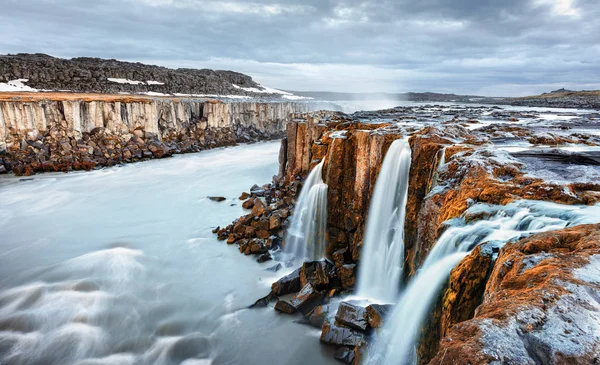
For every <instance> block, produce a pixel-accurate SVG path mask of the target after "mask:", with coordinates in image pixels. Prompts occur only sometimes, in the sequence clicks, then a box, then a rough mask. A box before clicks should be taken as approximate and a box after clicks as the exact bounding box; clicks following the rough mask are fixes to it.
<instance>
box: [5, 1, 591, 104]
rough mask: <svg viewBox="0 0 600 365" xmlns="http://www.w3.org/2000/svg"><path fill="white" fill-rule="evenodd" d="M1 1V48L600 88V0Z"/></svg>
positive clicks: (454, 88) (341, 78)
mask: <svg viewBox="0 0 600 365" xmlns="http://www.w3.org/2000/svg"><path fill="white" fill-rule="evenodd" d="M0 3H1V4H0V6H1V8H2V12H0V34H1V36H0V37H2V38H0V52H1V53H16V52H43V53H48V54H52V55H56V56H61V57H75V56H84V55H85V56H97V57H106V58H119V59H126V60H133V61H143V62H144V61H146V62H154V63H158V64H163V65H168V66H172V67H179V66H186V65H190V66H194V67H217V68H235V69H236V70H239V71H242V72H246V73H249V74H251V75H253V76H255V77H256V78H257V79H258V80H259V81H261V82H264V83H267V82H269V83H271V85H272V86H276V87H281V88H286V89H305V90H308V89H313V90H315V89H316V90H339V91H347V90H349V89H354V90H356V91H410V90H430V91H444V92H448V91H451V92H460V93H471V94H473V93H478V92H479V93H486V94H489V95H494V94H496V95H500V94H506V93H513V94H520V93H524V92H525V91H526V92H541V91H547V90H548V88H550V87H553V86H554V85H557V86H562V85H565V86H570V87H579V88H591V87H596V88H600V79H599V77H598V75H600V65H599V61H598V60H600V44H599V43H600V42H599V40H598V34H600V23H599V22H597V21H596V19H598V17H599V16H600V4H598V3H597V1H595V0H573V1H570V0H505V1H497V0H480V1H477V2H475V1H472V0H455V1H451V0H421V1H408V0H400V1H398V0H383V1H358V0H347V1H317V0H309V1H303V2H298V1H292V0H270V1H268V0H255V1H240V0H232V1H224V2H223V1H194V0H103V1H93V2H91V1H87V0H62V1H59V0H29V1H27V2H25V1H22V0H20V1H16V0H0ZM511 87H512V88H513V89H514V90H513V91H511V90H510V89H511Z"/></svg>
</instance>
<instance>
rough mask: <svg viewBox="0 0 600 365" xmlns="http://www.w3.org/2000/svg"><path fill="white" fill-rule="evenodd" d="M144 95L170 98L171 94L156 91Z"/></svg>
mask: <svg viewBox="0 0 600 365" xmlns="http://www.w3.org/2000/svg"><path fill="white" fill-rule="evenodd" d="M144 95H149V96H170V95H169V94H163V93H157V92H155V91H148V92H145V93H144Z"/></svg>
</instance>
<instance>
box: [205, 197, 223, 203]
mask: <svg viewBox="0 0 600 365" xmlns="http://www.w3.org/2000/svg"><path fill="white" fill-rule="evenodd" d="M208 199H210V200H212V201H214V202H222V201H224V200H225V198H224V197H222V196H209V197H208Z"/></svg>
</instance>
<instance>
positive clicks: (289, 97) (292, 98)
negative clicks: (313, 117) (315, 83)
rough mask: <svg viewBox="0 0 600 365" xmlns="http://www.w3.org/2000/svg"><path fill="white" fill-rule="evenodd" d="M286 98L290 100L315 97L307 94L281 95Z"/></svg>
mask: <svg viewBox="0 0 600 365" xmlns="http://www.w3.org/2000/svg"><path fill="white" fill-rule="evenodd" d="M281 97H282V98H284V99H288V100H313V99H314V98H310V97H307V96H298V95H283V96H281Z"/></svg>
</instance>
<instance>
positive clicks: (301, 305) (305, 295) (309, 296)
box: [291, 284, 323, 315]
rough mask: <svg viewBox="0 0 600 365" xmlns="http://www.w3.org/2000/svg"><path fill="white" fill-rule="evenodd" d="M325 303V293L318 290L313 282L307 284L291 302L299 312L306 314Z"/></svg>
mask: <svg viewBox="0 0 600 365" xmlns="http://www.w3.org/2000/svg"><path fill="white" fill-rule="evenodd" d="M322 303H323V293H322V292H320V291H317V290H316V289H315V288H314V287H313V286H312V285H311V284H306V285H305V286H303V287H302V290H300V291H299V292H298V293H296V294H295V295H294V296H293V297H292V299H291V304H292V305H293V306H294V307H296V309H298V312H300V313H302V314H304V315H306V314H308V313H309V312H310V311H312V310H313V309H314V308H315V307H317V306H319V305H321V304H322Z"/></svg>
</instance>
